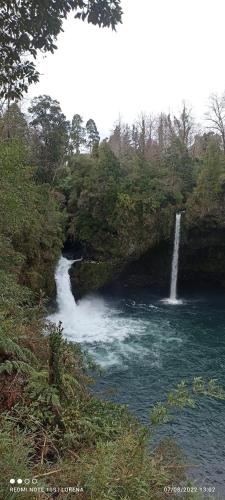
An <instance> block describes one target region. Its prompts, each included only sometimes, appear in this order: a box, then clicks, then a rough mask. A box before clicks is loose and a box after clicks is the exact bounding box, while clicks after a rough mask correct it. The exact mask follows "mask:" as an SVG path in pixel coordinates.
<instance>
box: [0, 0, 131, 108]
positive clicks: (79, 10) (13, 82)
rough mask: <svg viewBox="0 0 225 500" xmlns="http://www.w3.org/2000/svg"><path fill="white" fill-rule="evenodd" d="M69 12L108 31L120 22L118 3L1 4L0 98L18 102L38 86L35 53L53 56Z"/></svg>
mask: <svg viewBox="0 0 225 500" xmlns="http://www.w3.org/2000/svg"><path fill="white" fill-rule="evenodd" d="M70 12H74V14H75V17H76V18H78V19H81V20H82V21H85V20H87V21H88V23H91V24H94V25H98V26H99V27H111V28H112V29H113V30H114V29H115V28H116V26H117V24H118V23H120V22H121V17H122V10H121V6H120V0H46V1H44V2H43V0H2V2H1V5H0V98H3V97H4V98H7V99H20V98H21V97H22V95H23V93H24V92H27V90H28V85H29V84H31V83H34V82H37V81H38V79H39V73H38V71H37V70H36V67H35V62H34V61H35V59H36V57H37V53H38V51H40V50H41V51H43V52H54V50H55V49H56V48H57V47H56V39H57V36H58V34H59V33H60V32H61V31H63V20H64V19H65V18H66V17H67V15H68V14H69V13H70Z"/></svg>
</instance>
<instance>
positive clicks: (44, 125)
mask: <svg viewBox="0 0 225 500" xmlns="http://www.w3.org/2000/svg"><path fill="white" fill-rule="evenodd" d="M28 111H29V113H30V114H31V115H32V120H31V122H30V125H31V127H32V128H33V150H34V161H36V162H37V163H38V167H39V171H38V175H39V178H40V180H41V181H44V182H52V181H53V180H54V178H55V174H56V172H57V169H58V168H59V167H60V166H61V164H62V162H63V159H64V157H65V154H66V151H67V146H68V140H69V139H68V138H69V122H68V121H67V120H66V118H65V115H64V114H63V113H62V110H61V108H60V105H59V103H58V101H56V100H53V99H52V98H51V97H50V96H48V95H43V96H39V97H35V98H34V99H33V101H32V103H31V106H30V108H29V110H28Z"/></svg>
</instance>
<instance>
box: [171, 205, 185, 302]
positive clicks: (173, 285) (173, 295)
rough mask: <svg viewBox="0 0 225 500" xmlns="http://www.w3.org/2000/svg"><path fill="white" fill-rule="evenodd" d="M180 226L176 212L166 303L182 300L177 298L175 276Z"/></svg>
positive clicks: (179, 219) (179, 214) (179, 218)
mask: <svg viewBox="0 0 225 500" xmlns="http://www.w3.org/2000/svg"><path fill="white" fill-rule="evenodd" d="M180 227H181V212H178V213H177V214H176V225H175V235H174V247H173V260H172V271H171V283H170V297H169V300H168V303H170V304H180V303H182V301H180V300H177V278H178V267H179V250H180Z"/></svg>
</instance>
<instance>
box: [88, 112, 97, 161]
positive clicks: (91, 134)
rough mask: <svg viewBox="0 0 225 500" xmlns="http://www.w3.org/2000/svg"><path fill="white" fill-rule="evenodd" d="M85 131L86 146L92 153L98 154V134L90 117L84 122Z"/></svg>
mask: <svg viewBox="0 0 225 500" xmlns="http://www.w3.org/2000/svg"><path fill="white" fill-rule="evenodd" d="M86 131H87V146H88V148H89V150H90V152H91V153H92V154H93V155H97V154H98V146H99V142H100V135H99V132H98V129H97V127H96V123H95V121H94V120H92V118H90V120H88V121H87V123H86Z"/></svg>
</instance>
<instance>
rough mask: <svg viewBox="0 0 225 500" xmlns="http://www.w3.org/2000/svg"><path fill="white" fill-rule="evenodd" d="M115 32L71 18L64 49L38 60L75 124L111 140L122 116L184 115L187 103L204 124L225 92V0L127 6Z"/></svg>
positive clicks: (41, 88)
mask: <svg viewBox="0 0 225 500" xmlns="http://www.w3.org/2000/svg"><path fill="white" fill-rule="evenodd" d="M122 7H123V11H124V16H123V24H122V25H120V26H119V27H118V29H117V32H116V33H115V32H112V31H111V30H110V29H106V28H105V29H99V28H97V27H94V26H91V25H88V24H86V23H82V21H78V20H74V19H73V16H71V17H69V19H67V21H65V23H64V33H62V34H61V35H60V36H59V38H58V43H57V45H58V50H57V51H56V52H55V53H54V54H53V55H52V54H48V55H47V56H45V58H43V57H42V56H40V57H39V60H38V69H39V71H40V73H41V77H40V82H39V83H38V84H36V85H32V87H31V88H30V90H29V94H28V97H29V98H31V97H34V96H36V95H40V94H49V95H50V96H51V97H53V98H54V99H57V100H58V101H59V102H60V104H61V107H62V110H63V112H64V113H65V115H66V116H67V118H68V119H71V118H72V116H73V114H75V113H79V114H81V115H82V116H83V117H84V120H87V119H88V118H93V119H94V120H95V121H96V124H97V127H98V129H99V130H100V131H101V133H102V135H108V134H109V131H110V129H112V126H113V123H114V122H115V121H116V120H117V118H118V116H119V114H121V117H122V118H123V120H124V121H127V122H131V121H132V120H133V119H135V118H137V116H138V114H140V112H146V113H150V112H153V113H158V112H161V111H165V112H169V111H174V112H177V111H178V110H179V109H180V107H181V105H182V101H183V100H184V99H185V101H186V102H187V104H188V105H190V106H191V107H192V112H193V114H194V115H195V116H196V117H197V119H198V120H201V118H202V117H203V114H204V112H205V110H206V105H207V100H208V97H209V95H210V94H211V93H212V92H218V93H222V92H223V91H224V90H225V61H224V59H225V57H224V45H225V39H224V22H225V2H224V0H213V1H212V0H138V1H137V0H123V1H122Z"/></svg>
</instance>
